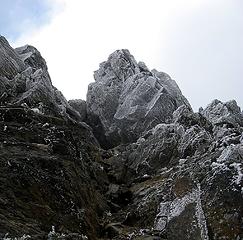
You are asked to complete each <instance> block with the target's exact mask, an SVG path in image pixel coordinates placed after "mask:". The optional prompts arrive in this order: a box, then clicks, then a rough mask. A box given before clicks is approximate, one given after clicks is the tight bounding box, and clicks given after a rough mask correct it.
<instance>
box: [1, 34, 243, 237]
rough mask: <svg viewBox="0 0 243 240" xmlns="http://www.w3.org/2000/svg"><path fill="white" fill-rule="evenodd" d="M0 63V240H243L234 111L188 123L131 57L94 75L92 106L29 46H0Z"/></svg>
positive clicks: (183, 107)
mask: <svg viewBox="0 0 243 240" xmlns="http://www.w3.org/2000/svg"><path fill="white" fill-rule="evenodd" d="M0 65H1V69H0V105H1V106H0V238H1V239H5V240H7V239H8V240H11V239H16V238H17V239H48V240H51V239H63V240H68V239H70V240H76V239H77V240H84V239H92V240H93V239H94V240H95V239H103V240H105V239H113V240H116V239H117V240H118V239H119V240H122V239H124V240H125V239H134V240H136V239H137V240H139V239H141V240H143V239H147V240H149V239H151V240H152V239H154V240H155V239H157V240H158V239H164V240H174V239H185V240H186V239H188V240H189V239H190V240H194V239H195V240H199V239H200V240H208V239H236V240H238V239H243V228H242V226H243V223H242V219H243V205H242V202H243V195H242V193H243V191H242V189H243V167H242V164H243V145H242V144H243V115H242V113H241V110H240V108H239V107H238V106H237V103H236V102H235V101H229V102H226V103H222V102H220V101H218V100H215V101H213V103H211V104H210V105H209V106H208V107H207V108H205V109H200V111H199V113H194V112H193V111H192V109H191V107H190V104H189V103H188V101H187V100H186V99H185V98H184V97H183V95H182V94H181V92H180V90H179V88H178V86H177V85H176V83H175V81H173V80H172V79H171V78H170V77H169V76H168V75H167V74H165V73H160V72H157V71H156V70H152V71H149V69H148V68H147V67H146V65H145V64H144V63H142V62H139V63H137V62H136V61H135V59H134V58H133V56H132V55H130V53H129V52H128V51H127V50H118V51H116V52H114V53H113V54H112V55H111V56H110V57H109V59H108V61H106V62H104V63H102V64H101V65H100V69H99V70H98V71H96V72H95V80H96V82H95V83H93V84H91V85H90V86H89V91H88V99H87V105H86V103H85V101H82V100H70V101H69V102H67V100H66V99H65V98H64V97H63V95H62V94H61V93H60V92H59V91H58V90H57V89H56V88H55V87H53V86H52V83H51V80H50V76H49V74H48V71H47V66H46V62H45V60H44V59H43V58H42V57H41V54H40V53H39V52H38V50H36V49H35V48H34V47H32V46H28V45H27V46H24V47H21V48H17V49H16V50H14V49H12V48H11V47H10V46H9V44H8V43H7V41H6V40H5V39H4V38H2V37H1V38H0ZM83 121H85V122H86V123H88V124H90V125H91V126H92V128H91V127H89V126H88V125H87V124H86V123H85V122H83ZM92 129H93V132H94V134H95V136H96V137H97V138H98V140H99V142H98V141H97V140H96V138H95V136H94V135H93V132H92ZM100 144H101V145H102V146H103V147H105V148H108V149H102V148H101V147H100ZM113 146H115V147H113Z"/></svg>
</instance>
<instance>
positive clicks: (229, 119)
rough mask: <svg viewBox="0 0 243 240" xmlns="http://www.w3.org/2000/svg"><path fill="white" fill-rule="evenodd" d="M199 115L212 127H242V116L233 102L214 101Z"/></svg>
mask: <svg viewBox="0 0 243 240" xmlns="http://www.w3.org/2000/svg"><path fill="white" fill-rule="evenodd" d="M201 113H202V114H203V115H204V116H205V117H206V118H207V119H208V120H209V121H210V122H212V123H213V124H214V125H220V126H223V125H224V124H226V125H227V126H228V127H236V126H243V116H242V114H241V110H240V107H239V106H238V105H237V103H236V101H235V100H231V101H228V102H226V103H223V102H221V101H219V100H217V99H215V100H214V101H213V102H212V103H211V104H209V105H208V106H207V107H206V108H205V109H204V110H202V111H201Z"/></svg>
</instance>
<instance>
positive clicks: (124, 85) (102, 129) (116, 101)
mask: <svg viewBox="0 0 243 240" xmlns="http://www.w3.org/2000/svg"><path fill="white" fill-rule="evenodd" d="M94 77H95V83H91V84H90V85H89V89H88V93H87V109H88V122H89V124H90V125H91V126H92V127H93V129H94V132H95V134H96V136H97V138H98V139H100V142H101V144H102V145H103V146H104V147H110V146H114V145H119V144H120V143H126V142H133V141H135V140H136V139H138V138H139V136H140V135H141V134H142V133H143V132H145V131H147V130H149V129H151V128H153V127H154V126H156V125H157V124H159V123H164V122H169V121H171V118H172V114H173V112H174V110H176V109H177V107H178V106H180V105H182V104H185V105H187V106H188V108H190V104H189V103H188V101H187V100H186V99H185V97H184V96H183V95H182V94H181V91H180V89H179V88H178V86H177V84H176V83H175V81H173V80H172V79H171V78H170V77H169V76H168V75H167V74H165V73H159V72H157V71H156V70H154V71H152V72H150V71H149V70H148V69H147V67H146V66H145V64H144V63H139V64H138V63H137V62H136V61H135V59H134V57H133V56H132V55H131V54H130V53H129V51H128V50H118V51H116V52H114V53H113V54H111V55H110V56H109V58H108V60H107V61H106V62H103V63H102V64H101V65H100V69H99V70H97V71H96V72H95V74H94Z"/></svg>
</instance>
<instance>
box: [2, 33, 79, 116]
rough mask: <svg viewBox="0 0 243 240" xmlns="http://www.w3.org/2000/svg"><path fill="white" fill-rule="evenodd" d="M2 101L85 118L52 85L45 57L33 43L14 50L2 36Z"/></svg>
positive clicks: (52, 113) (35, 109)
mask: <svg viewBox="0 0 243 240" xmlns="http://www.w3.org/2000/svg"><path fill="white" fill-rule="evenodd" d="M0 51H1V52H0V64H1V70H0V78H1V83H0V84H1V85H0V103H2V104H6V103H8V104H12V105H21V104H22V105H23V106H25V107H26V108H30V109H32V110H33V111H36V112H39V113H43V114H47V115H52V116H56V117H58V116H60V117H64V118H67V119H73V120H76V121H81V118H82V117H81V116H80V114H79V112H77V111H76V110H75V109H73V108H72V107H71V106H70V105H69V103H68V102H67V100H66V99H65V97H64V96H63V95H62V93H61V92H60V91H58V90H57V89H56V88H55V87H53V86H52V83H51V79H50V76H49V73H48V71H47V66H46V62H45V60H44V59H43V58H42V56H41V54H40V53H39V52H38V50H37V49H35V48H34V47H32V46H28V45H26V46H24V47H20V48H17V49H16V50H14V49H12V48H11V47H10V46H9V44H8V42H7V40H6V39H5V38H3V37H1V39H0Z"/></svg>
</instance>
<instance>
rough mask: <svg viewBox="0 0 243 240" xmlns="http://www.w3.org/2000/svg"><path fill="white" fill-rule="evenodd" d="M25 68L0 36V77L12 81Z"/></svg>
mask: <svg viewBox="0 0 243 240" xmlns="http://www.w3.org/2000/svg"><path fill="white" fill-rule="evenodd" d="M25 68H26V66H25V64H24V62H23V61H22V60H21V58H20V56H19V55H18V54H17V53H16V52H15V51H14V49H13V48H11V46H10V45H9V43H8V41H7V40H6V39H5V38H4V37H3V36H1V35H0V77H6V78H8V79H12V78H13V77H14V76H15V75H16V74H17V73H19V72H21V71H23V70H24V69H25Z"/></svg>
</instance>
